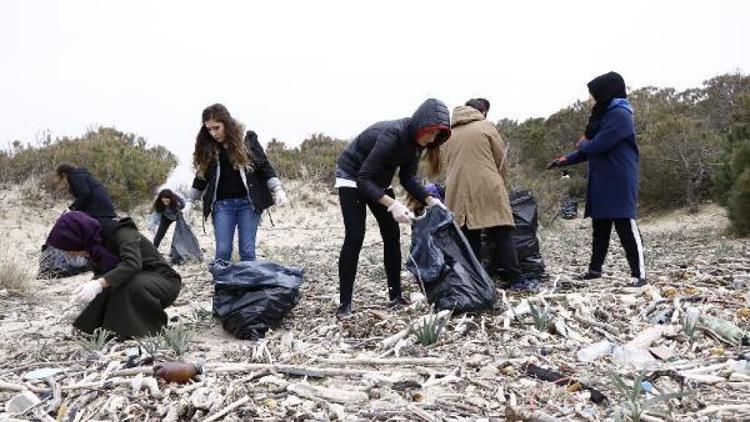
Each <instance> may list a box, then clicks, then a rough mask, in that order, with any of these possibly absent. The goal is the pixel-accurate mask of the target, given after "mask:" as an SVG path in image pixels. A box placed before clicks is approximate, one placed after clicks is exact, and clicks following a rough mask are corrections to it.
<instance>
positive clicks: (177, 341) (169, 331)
mask: <svg viewBox="0 0 750 422" xmlns="http://www.w3.org/2000/svg"><path fill="white" fill-rule="evenodd" d="M193 335H194V333H193V331H192V330H190V329H189V328H187V327H185V326H182V325H175V326H171V327H165V328H164V329H163V330H162V332H161V336H162V337H163V338H164V344H165V345H166V346H167V347H168V348H169V349H170V350H171V351H172V353H174V355H175V357H177V358H180V357H182V356H183V355H184V354H185V353H187V351H188V350H189V349H190V341H191V340H192V339H193Z"/></svg>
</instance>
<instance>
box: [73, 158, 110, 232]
mask: <svg viewBox="0 0 750 422" xmlns="http://www.w3.org/2000/svg"><path fill="white" fill-rule="evenodd" d="M68 191H69V192H70V193H71V194H72V195H73V196H74V197H75V198H76V199H75V201H73V203H72V204H71V205H70V207H68V208H69V209H70V210H71V211H83V212H85V213H86V214H88V215H90V216H91V217H93V218H96V219H97V220H101V219H108V218H114V217H115V209H114V206H112V198H110V197H109V193H108V192H107V189H106V188H105V187H104V185H102V184H101V183H99V181H98V180H96V179H94V176H92V175H91V173H89V171H88V170H86V169H85V168H77V169H73V170H70V172H69V173H68Z"/></svg>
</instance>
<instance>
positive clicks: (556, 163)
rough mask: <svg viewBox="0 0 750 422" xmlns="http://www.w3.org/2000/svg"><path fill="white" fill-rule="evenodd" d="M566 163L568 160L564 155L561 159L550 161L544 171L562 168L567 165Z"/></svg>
mask: <svg viewBox="0 0 750 422" xmlns="http://www.w3.org/2000/svg"><path fill="white" fill-rule="evenodd" d="M566 161H567V160H566V158H565V156H564V155H563V156H561V157H557V158H555V159H554V160H552V161H550V162H549V164H547V167H545V168H544V169H545V170H549V169H552V168H555V167H562V166H564V165H565V162H566Z"/></svg>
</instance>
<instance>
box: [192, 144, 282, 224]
mask: <svg viewBox="0 0 750 422" xmlns="http://www.w3.org/2000/svg"><path fill="white" fill-rule="evenodd" d="M245 145H246V146H247V149H248V151H250V155H251V156H252V158H253V168H252V169H249V170H246V171H245V172H244V176H245V177H244V182H245V188H246V189H247V192H248V196H249V199H250V201H251V202H252V204H253V208H255V211H256V212H258V213H260V212H262V211H263V210H265V209H266V208H268V207H270V206H271V205H273V196H272V195H271V192H272V191H274V190H276V189H279V188H281V181H280V180H279V178H278V177H277V176H276V171H275V170H274V169H273V166H271V163H270V162H269V161H268V157H267V156H266V152H265V151H263V147H262V146H261V145H260V142H258V135H256V134H255V132H253V131H252V130H248V131H247V133H246V134H245ZM218 180H219V165H218V159H217V162H215V163H213V164H211V166H210V167H209V168H208V170H207V171H206V178H205V179H202V178H200V177H198V176H196V177H195V179H193V188H192V190H191V191H190V199H191V200H196V199H200V198H202V200H203V218H204V219H205V218H208V216H209V215H211V207H212V206H213V204H214V200H215V197H216V189H217V187H218V186H217V181H218Z"/></svg>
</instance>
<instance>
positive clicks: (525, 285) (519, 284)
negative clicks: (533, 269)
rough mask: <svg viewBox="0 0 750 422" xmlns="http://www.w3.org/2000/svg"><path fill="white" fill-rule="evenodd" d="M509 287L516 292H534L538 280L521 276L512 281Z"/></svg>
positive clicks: (537, 288)
mask: <svg viewBox="0 0 750 422" xmlns="http://www.w3.org/2000/svg"><path fill="white" fill-rule="evenodd" d="M510 288H511V289H512V290H515V291H517V292H536V291H539V280H535V279H528V278H522V279H520V280H518V281H516V282H515V283H513V284H512V285H511V286H510Z"/></svg>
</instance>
